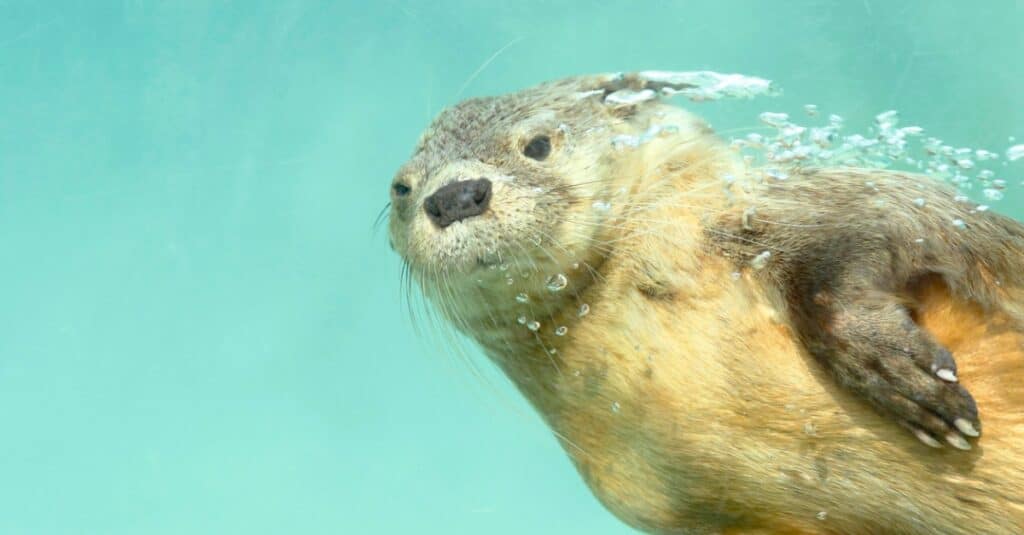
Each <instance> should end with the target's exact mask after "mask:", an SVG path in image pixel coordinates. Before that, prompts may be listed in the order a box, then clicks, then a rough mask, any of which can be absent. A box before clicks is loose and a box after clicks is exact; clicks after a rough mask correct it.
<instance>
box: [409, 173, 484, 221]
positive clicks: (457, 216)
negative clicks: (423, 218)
mask: <svg viewBox="0 0 1024 535" xmlns="http://www.w3.org/2000/svg"><path fill="white" fill-rule="evenodd" d="M490 201H491V181H490V180H487V179H486V178H478V179H476V180H463V181H461V182H454V183H451V184H448V185H447V186H444V187H442V188H441V189H439V190H437V191H435V192H434V193H433V194H432V195H431V196H430V197H427V198H426V200H425V201H423V209H424V210H426V212H427V215H428V216H430V220H431V221H433V222H434V223H436V224H437V226H439V227H441V228H444V227H447V226H448V225H451V224H452V223H454V222H456V221H462V220H463V219H466V218H467V217H473V216H475V215H480V214H482V213H484V211H485V210H487V204H488V203H489V202H490Z"/></svg>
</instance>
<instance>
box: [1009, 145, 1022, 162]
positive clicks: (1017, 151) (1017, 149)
mask: <svg viewBox="0 0 1024 535" xmlns="http://www.w3.org/2000/svg"><path fill="white" fill-rule="evenodd" d="M1021 158H1024V145H1014V146H1012V147H1010V148H1008V149H1006V159H1007V160H1010V161H1011V162H1015V161H1017V160H1019V159H1021Z"/></svg>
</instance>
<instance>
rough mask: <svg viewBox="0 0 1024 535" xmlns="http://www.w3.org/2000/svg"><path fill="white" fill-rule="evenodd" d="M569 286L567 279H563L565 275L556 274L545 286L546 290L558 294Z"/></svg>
mask: <svg viewBox="0 0 1024 535" xmlns="http://www.w3.org/2000/svg"><path fill="white" fill-rule="evenodd" d="M568 285H569V279H567V278H565V275H563V274H561V273H557V274H555V275H552V276H551V277H549V278H548V282H547V283H546V284H545V286H547V289H548V290H550V291H552V292H560V291H562V290H564V289H565V287H566V286H568Z"/></svg>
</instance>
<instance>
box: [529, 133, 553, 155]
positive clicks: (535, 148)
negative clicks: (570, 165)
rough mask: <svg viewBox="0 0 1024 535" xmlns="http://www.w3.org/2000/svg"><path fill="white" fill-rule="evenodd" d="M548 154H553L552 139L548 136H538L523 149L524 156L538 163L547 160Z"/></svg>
mask: <svg viewBox="0 0 1024 535" xmlns="http://www.w3.org/2000/svg"><path fill="white" fill-rule="evenodd" d="M548 154H551V138H549V137H548V136H537V137H535V138H533V139H531V140H530V142H529V143H527V144H526V146H525V147H523V155H525V156H526V157H527V158H532V159H534V160H537V161H540V160H543V159H544V158H547V157H548Z"/></svg>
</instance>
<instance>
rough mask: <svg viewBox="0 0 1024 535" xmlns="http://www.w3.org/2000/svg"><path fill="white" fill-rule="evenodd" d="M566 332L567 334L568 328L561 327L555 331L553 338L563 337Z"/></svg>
mask: <svg viewBox="0 0 1024 535" xmlns="http://www.w3.org/2000/svg"><path fill="white" fill-rule="evenodd" d="M567 332H569V328H568V327H566V326H565V325H562V326H560V327H558V328H557V329H555V336H565V333H567Z"/></svg>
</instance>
